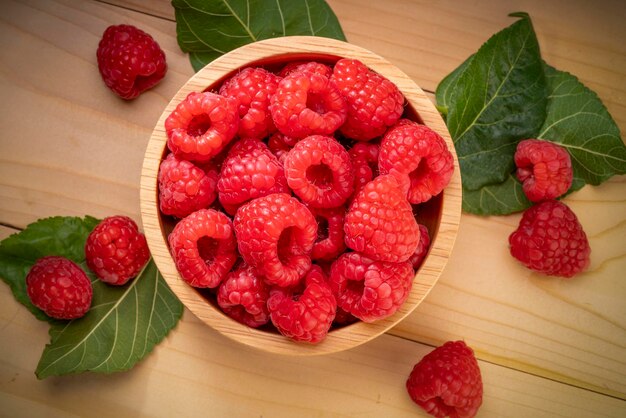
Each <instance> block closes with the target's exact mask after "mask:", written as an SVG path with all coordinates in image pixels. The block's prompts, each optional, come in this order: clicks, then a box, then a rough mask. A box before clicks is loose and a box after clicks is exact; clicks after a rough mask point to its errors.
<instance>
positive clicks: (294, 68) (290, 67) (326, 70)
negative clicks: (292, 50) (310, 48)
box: [278, 61, 333, 78]
mask: <svg viewBox="0 0 626 418" xmlns="http://www.w3.org/2000/svg"><path fill="white" fill-rule="evenodd" d="M300 71H309V72H312V73H316V74H319V75H323V76H324V77H326V78H330V76H331V75H333V69H332V68H330V67H329V66H328V65H326V64H322V63H321V62H316V61H309V62H306V61H294V62H290V63H289V64H287V65H285V66H284V67H283V69H282V70H280V72H279V73H278V75H279V76H280V77H287V76H288V75H289V74H291V73H295V72H300Z"/></svg>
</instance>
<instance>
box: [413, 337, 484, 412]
mask: <svg viewBox="0 0 626 418" xmlns="http://www.w3.org/2000/svg"><path fill="white" fill-rule="evenodd" d="M406 389H407V391H408V392H409V395H410V396H411V399H413V401H414V402H415V403H417V404H418V405H419V406H421V407H422V408H424V410H425V411H426V412H428V413H429V414H431V415H433V416H435V417H438V418H443V417H448V416H449V417H458V418H472V417H474V416H476V413H477V412H478V408H480V405H481V404H482V402H483V382H482V378H481V376H480V368H479V367H478V362H477V361H476V357H474V352H473V351H472V349H471V348H469V347H468V346H467V345H465V343H464V342H463V341H448V342H447V343H445V344H444V345H442V346H440V347H437V348H436V349H434V350H433V351H431V352H430V353H428V354H426V355H425V356H424V358H423V359H422V360H421V361H420V362H419V363H417V364H416V365H415V367H413V370H412V371H411V374H410V375H409V378H408V379H407V381H406Z"/></svg>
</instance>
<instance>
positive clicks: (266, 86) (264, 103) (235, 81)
mask: <svg viewBox="0 0 626 418" xmlns="http://www.w3.org/2000/svg"><path fill="white" fill-rule="evenodd" d="M279 81H280V77H278V76H277V75H276V74H273V73H270V72H269V71H266V70H264V69H263V68H245V69H244V70H242V71H241V72H240V73H238V74H237V75H235V76H233V77H232V78H230V79H228V80H226V81H225V82H224V84H222V87H220V94H221V95H222V96H225V97H232V98H233V99H235V100H237V104H238V106H239V117H240V118H241V119H240V121H239V137H240V138H253V139H259V140H261V139H263V138H265V137H266V136H268V135H269V134H271V133H272V132H274V131H275V130H276V126H274V122H273V121H272V115H271V114H270V111H269V105H270V97H271V96H272V95H273V94H274V93H275V92H276V87H278V82H279Z"/></svg>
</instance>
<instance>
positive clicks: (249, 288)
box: [217, 266, 270, 328]
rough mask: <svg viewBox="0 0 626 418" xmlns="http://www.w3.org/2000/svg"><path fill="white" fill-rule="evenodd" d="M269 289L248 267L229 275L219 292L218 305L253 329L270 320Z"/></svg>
mask: <svg viewBox="0 0 626 418" xmlns="http://www.w3.org/2000/svg"><path fill="white" fill-rule="evenodd" d="M268 298H269V289H268V287H267V285H266V284H265V283H264V282H263V280H262V278H260V277H259V276H257V274H256V273H255V272H254V270H253V269H252V268H250V267H248V266H244V267H241V268H239V269H237V270H235V271H233V272H231V273H229V274H228V275H227V276H226V278H225V279H224V281H223V282H222V284H221V285H220V288H219V291H218V292H217V304H218V305H219V306H220V308H222V310H223V311H224V312H225V313H226V314H227V315H228V316H230V317H231V318H233V319H235V320H236V321H238V322H241V323H242V324H245V325H247V326H249V327H252V328H258V327H260V326H261V325H265V324H266V323H267V322H269V320H270V316H269V311H268V309H267V299H268Z"/></svg>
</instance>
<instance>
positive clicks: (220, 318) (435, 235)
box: [140, 36, 461, 355]
mask: <svg viewBox="0 0 626 418" xmlns="http://www.w3.org/2000/svg"><path fill="white" fill-rule="evenodd" d="M339 58H355V59H359V60H361V61H362V62H363V63H365V64H366V65H367V66H368V67H370V68H371V69H373V70H374V71H376V72H378V73H380V74H382V75H384V76H385V77H387V78H388V79H389V80H391V81H392V82H393V83H395V84H396V85H397V86H398V88H399V89H400V90H401V91H402V93H403V94H404V97H405V98H406V100H407V102H408V105H407V109H406V112H405V116H408V117H410V118H412V119H414V120H417V121H419V122H421V123H424V124H426V125H428V126H429V127H431V128H432V129H434V130H435V131H436V132H438V133H439V134H440V135H441V136H442V137H443V138H445V140H446V142H447V144H448V147H449V149H450V151H451V152H452V153H453V155H454V159H455V171H454V175H453V177H452V180H451V182H450V184H449V185H448V187H447V188H446V189H445V190H444V192H443V193H442V194H440V195H439V196H436V197H435V198H433V199H431V200H430V201H428V202H426V203H424V204H422V205H419V207H418V209H417V211H416V216H417V218H418V221H419V222H420V223H422V224H424V225H426V226H427V227H428V229H429V231H430V235H431V240H432V241H431V246H430V250H429V253H428V256H427V257H426V258H425V260H424V261H423V263H422V265H421V267H420V268H419V270H418V272H417V274H416V276H415V279H414V283H413V288H412V290H411V293H410V295H409V297H408V299H407V300H406V302H405V303H404V304H403V306H402V307H401V308H400V309H399V310H398V312H396V313H395V314H394V315H392V316H391V317H389V318H386V319H383V320H380V321H378V322H375V323H372V324H367V323H364V322H357V323H355V324H352V325H349V326H345V327H342V328H337V329H333V330H331V331H330V332H329V334H328V336H327V338H326V339H325V340H324V341H323V342H321V343H319V344H317V345H311V344H307V343H297V342H293V341H291V340H289V339H287V338H286V337H284V336H282V335H280V334H278V333H277V332H275V331H265V330H258V329H253V328H249V327H247V326H245V325H242V324H240V323H239V322H236V321H235V320H233V319H231V318H229V317H228V316H226V315H225V314H224V313H223V312H222V311H221V310H220V309H219V308H218V307H217V305H216V303H215V301H213V300H211V298H210V297H207V296H206V291H203V290H199V289H195V288H193V287H191V286H189V285H188V284H187V283H185V282H184V281H183V280H182V279H181V278H180V276H179V274H178V272H177V270H176V266H175V265H174V261H173V259H172V256H171V255H170V252H169V247H168V243H167V235H168V234H169V232H170V231H171V230H172V228H173V226H174V220H173V219H172V218H170V217H167V216H163V215H162V214H161V213H160V211H159V207H158V190H157V173H158V170H159V164H160V162H161V160H162V158H163V157H164V155H165V153H166V141H167V137H166V134H165V129H164V122H165V119H166V118H167V116H168V115H169V114H170V113H171V112H172V111H173V110H174V108H175V107H176V105H177V104H178V103H179V102H180V101H182V100H183V99H184V98H185V97H186V96H187V95H188V94H189V93H191V92H194V91H198V92H199V91H204V90H207V91H209V90H217V87H218V86H219V85H220V83H221V82H223V81H224V80H225V79H227V78H228V77H230V76H231V75H233V74H234V73H235V72H237V71H238V70H240V69H241V68H243V67H248V66H261V65H262V66H264V67H266V68H279V67H280V66H281V65H282V64H285V63H287V62H289V61H295V60H318V61H322V62H327V63H333V62H335V61H337V60H338V59H339ZM140 197H141V215H142V221H143V227H144V231H145V234H146V237H147V240H148V244H149V247H150V251H151V252H152V256H153V258H154V261H155V262H156V265H157V267H158V269H159V270H160V271H161V274H163V277H164V278H165V280H166V281H167V283H168V284H169V286H170V288H171V289H172V291H173V292H174V293H175V294H176V295H177V296H178V298H179V299H180V300H181V301H182V302H183V304H184V305H185V306H186V307H187V308H188V309H189V310H190V311H191V312H193V313H194V314H195V315H196V316H197V317H198V318H200V319H201V320H202V321H203V322H205V323H206V324H207V325H209V326H210V327H212V328H214V329H216V330H217V331H219V332H220V333H222V334H224V335H226V336H227V337H230V338H232V339H234V340H237V341H239V342H241V343H244V344H247V345H250V346H253V347H256V348H258V349H261V350H265V351H269V352H274V353H280V354H290V355H316V354H326V353H332V352H337V351H341V350H346V349H349V348H352V347H356V346H358V345H360V344H363V343H365V342H367V341H369V340H371V339H373V338H375V337H377V336H379V335H380V334H382V333H384V332H385V331H387V330H389V329H390V328H391V327H393V326H394V325H396V324H397V323H398V322H400V321H401V320H402V319H403V318H404V317H406V316H407V315H408V314H409V313H411V312H412V311H413V310H414V309H415V308H416V307H417V305H419V303H420V302H421V301H422V300H423V299H424V298H425V297H426V295H427V294H428V292H429V291H430V289H432V288H433V286H434V285H435V283H436V282H437V279H438V278H439V276H440V274H441V272H442V271H443V269H444V267H445V265H446V263H447V261H448V258H449V257H450V253H451V251H452V246H453V244H454V241H455V239H456V235H457V231H458V227H459V219H460V214H461V177H460V174H459V167H458V161H457V159H456V153H455V152H454V146H453V144H452V141H451V139H450V135H449V133H448V130H447V128H446V125H445V123H444V122H443V120H442V119H441V117H440V115H439V113H438V112H437V110H436V109H435V107H434V105H433V104H432V103H431V101H430V100H429V98H428V97H427V96H426V95H425V94H424V92H423V91H422V90H421V89H420V88H419V87H418V86H417V85H416V84H415V83H414V82H413V81H412V80H411V79H410V78H409V77H408V76H407V75H406V74H404V73H403V72H402V71H400V70H399V69H398V68H396V67H395V66H394V65H392V64H391V63H390V62H388V61H387V60H385V59H384V58H381V57H380V56H378V55H376V54H374V53H372V52H370V51H368V50H365V49H363V48H360V47H357V46H354V45H351V44H349V43H345V42H341V41H336V40H332V39H326V38H319V37H301V36H297V37H295V36H294V37H284V38H276V39H268V40H264V41H260V42H255V43H253V44H249V45H246V46H243V47H241V48H238V49H236V50H234V51H231V52H229V53H227V54H224V55H223V56H221V57H220V58H218V59H216V60H215V61H213V62H211V63H210V64H208V65H207V66H206V67H204V68H203V69H202V70H200V71H199V72H198V73H197V74H195V75H194V76H193V77H191V78H190V79H189V81H188V82H187V83H186V84H185V85H184V86H183V87H182V88H181V89H180V90H179V91H178V93H176V95H175V96H174V98H173V99H172V100H171V101H170V102H169V104H168V105H167V107H166V108H165V110H164V111H163V114H162V115H161V117H160V118H159V121H158V122H157V124H156V126H155V128H154V131H153V133H152V136H151V138H150V142H149V143H148V147H147V150H146V154H145V158H144V163H143V169H142V174H141V195H140Z"/></svg>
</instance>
